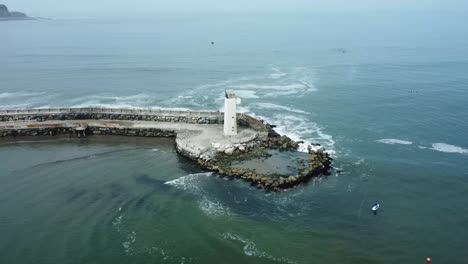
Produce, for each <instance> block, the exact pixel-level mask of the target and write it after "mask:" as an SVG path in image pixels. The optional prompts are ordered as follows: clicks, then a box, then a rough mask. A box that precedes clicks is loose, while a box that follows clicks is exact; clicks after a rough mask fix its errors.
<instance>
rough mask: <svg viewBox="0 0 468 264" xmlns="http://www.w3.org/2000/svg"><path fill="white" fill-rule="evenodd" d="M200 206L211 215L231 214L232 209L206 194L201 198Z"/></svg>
mask: <svg viewBox="0 0 468 264" xmlns="http://www.w3.org/2000/svg"><path fill="white" fill-rule="evenodd" d="M198 207H199V208H200V209H201V210H202V211H203V212H204V213H205V214H206V215H209V216H223V215H227V216H229V215H231V211H230V210H229V208H228V207H225V206H224V205H223V204H222V203H221V202H220V201H218V200H211V199H209V198H208V197H206V196H203V197H202V198H201V200H199V201H198Z"/></svg>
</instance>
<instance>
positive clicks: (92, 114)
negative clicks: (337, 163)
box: [0, 108, 333, 191]
mask: <svg viewBox="0 0 468 264" xmlns="http://www.w3.org/2000/svg"><path fill="white" fill-rule="evenodd" d="M223 121H224V120H223V114H222V113H220V112H193V111H170V110H156V111H153V110H142V109H101V108H63V109H62V108H60V109H26V110H0V138H2V137H22V136H56V135H66V136H70V137H84V136H89V135H119V136H138V137H175V138H176V140H175V145H176V146H175V147H176V150H177V152H178V153H179V154H181V155H182V156H184V157H187V158H189V159H192V160H195V161H197V162H198V164H200V166H201V167H202V168H204V169H206V170H208V171H213V172H216V173H215V174H214V175H219V176H221V177H229V178H239V179H243V180H245V181H248V182H250V183H251V184H252V185H254V186H256V187H257V188H258V189H261V190H266V191H280V190H285V189H288V188H291V187H294V186H297V185H299V184H302V183H305V182H307V181H309V180H310V179H311V178H313V177H318V176H321V175H329V174H330V171H331V170H332V161H333V159H332V157H330V155H329V154H328V153H327V152H326V151H324V149H323V148H322V147H321V146H320V145H318V144H315V145H311V146H308V153H302V152H299V151H298V149H299V146H300V144H303V143H304V142H301V141H294V140H292V139H291V138H289V137H287V136H285V135H280V134H279V133H277V132H276V131H275V130H274V126H273V125H269V124H266V123H264V122H263V121H262V120H258V119H256V118H253V117H251V116H249V115H246V114H238V116H237V121H238V126H239V132H238V133H237V134H236V135H235V136H228V137H226V136H224V135H223Z"/></svg>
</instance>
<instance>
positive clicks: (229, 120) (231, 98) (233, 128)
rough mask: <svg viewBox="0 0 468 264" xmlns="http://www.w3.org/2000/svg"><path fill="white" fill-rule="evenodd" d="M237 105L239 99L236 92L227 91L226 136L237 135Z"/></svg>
mask: <svg viewBox="0 0 468 264" xmlns="http://www.w3.org/2000/svg"><path fill="white" fill-rule="evenodd" d="M236 103H237V98H236V94H235V93H234V91H231V90H228V91H226V96H225V98H224V135H226V136H233V135H236V134H237V117H236Z"/></svg>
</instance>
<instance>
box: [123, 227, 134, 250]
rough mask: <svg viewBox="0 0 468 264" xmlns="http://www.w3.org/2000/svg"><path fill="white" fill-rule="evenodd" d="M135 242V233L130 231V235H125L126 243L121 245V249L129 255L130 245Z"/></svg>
mask: <svg viewBox="0 0 468 264" xmlns="http://www.w3.org/2000/svg"><path fill="white" fill-rule="evenodd" d="M135 242H136V232H135V231H132V232H131V233H130V234H128V235H127V241H125V242H123V243H122V246H123V248H124V249H125V253H127V254H129V255H131V254H132V251H133V248H132V245H133V244H134V243H135Z"/></svg>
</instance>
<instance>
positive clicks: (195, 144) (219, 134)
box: [0, 120, 259, 158]
mask: <svg viewBox="0 0 468 264" xmlns="http://www.w3.org/2000/svg"><path fill="white" fill-rule="evenodd" d="M41 127H44V128H50V127H73V128H77V127H99V128H131V129H148V128H152V129H160V130H163V131H175V132H176V134H177V137H176V143H177V148H178V149H179V150H182V151H185V152H187V153H185V154H187V155H189V156H190V157H191V158H197V157H200V156H201V155H204V156H205V157H211V156H212V155H213V154H214V153H215V152H216V150H217V149H223V148H224V149H226V148H229V147H230V146H233V145H235V144H243V143H247V142H249V141H252V140H254V139H256V138H258V136H259V134H258V132H256V131H255V130H253V129H250V128H244V127H239V129H238V134H237V135H234V136H224V134H223V125H221V124H190V123H171V122H151V121H115V120H66V121H61V120H50V121H44V122H38V121H8V122H0V130H1V129H17V130H18V129H29V128H41Z"/></svg>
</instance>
